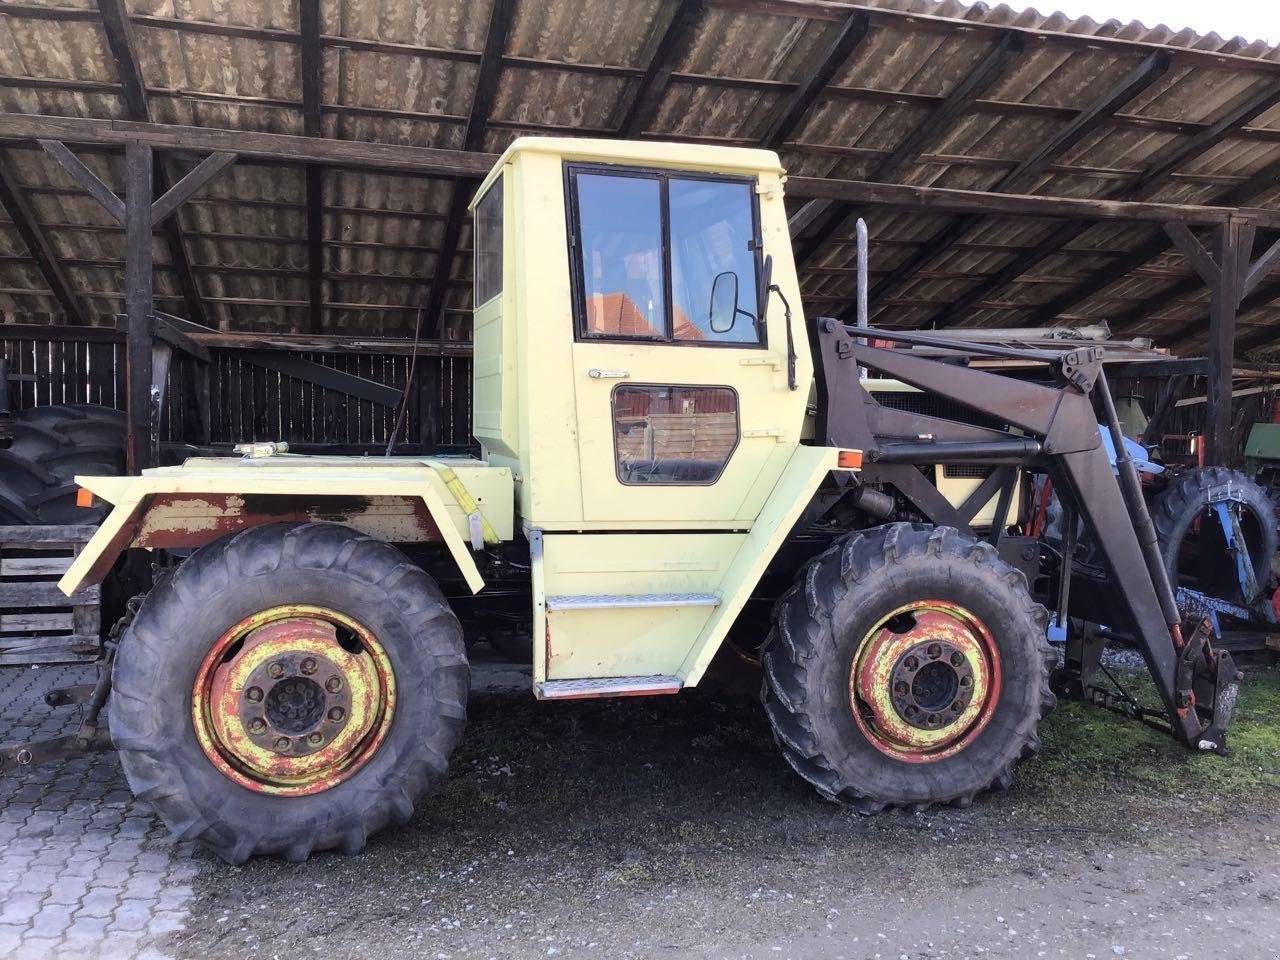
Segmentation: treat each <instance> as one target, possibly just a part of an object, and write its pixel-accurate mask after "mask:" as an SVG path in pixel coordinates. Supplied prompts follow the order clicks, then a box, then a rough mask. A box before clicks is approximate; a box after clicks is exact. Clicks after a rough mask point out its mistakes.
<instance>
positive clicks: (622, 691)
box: [533, 676, 684, 700]
mask: <svg viewBox="0 0 1280 960" xmlns="http://www.w3.org/2000/svg"><path fill="white" fill-rule="evenodd" d="M683 686H684V682H683V681H682V680H681V679H680V678H679V677H666V676H653V677H593V678H590V679H583V680H544V681H543V682H542V683H536V684H534V687H533V692H534V694H535V695H536V696H537V698H538V699H539V700H586V699H589V698H591V697H648V696H656V695H659V694H664V693H679V692H680V688H681V687H683Z"/></svg>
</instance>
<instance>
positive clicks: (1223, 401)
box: [1204, 218, 1243, 466]
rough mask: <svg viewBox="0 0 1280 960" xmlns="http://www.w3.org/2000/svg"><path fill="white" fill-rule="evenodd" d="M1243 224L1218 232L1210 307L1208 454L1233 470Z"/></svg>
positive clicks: (1225, 226)
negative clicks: (1233, 384) (1233, 381)
mask: <svg viewBox="0 0 1280 960" xmlns="http://www.w3.org/2000/svg"><path fill="white" fill-rule="evenodd" d="M1242 226H1243V224H1242V223H1241V221H1239V220H1237V219H1235V218H1232V219H1231V220H1228V221H1227V222H1226V223H1224V224H1223V225H1222V226H1220V227H1219V228H1218V231H1217V240H1216V242H1215V244H1214V258H1213V259H1214V260H1215V261H1216V262H1217V267H1218V271H1219V272H1218V277H1217V282H1216V283H1214V284H1211V290H1212V291H1213V292H1212V299H1211V301H1210V307H1209V376H1208V378H1207V383H1206V386H1207V388H1208V389H1207V391H1206V393H1207V395H1208V398H1209V402H1208V404H1207V405H1206V408H1205V419H1204V435H1205V440H1206V441H1207V442H1206V448H1205V454H1206V458H1207V462H1208V463H1212V464H1221V465H1223V466H1229V465H1230V463H1229V461H1230V460H1231V459H1232V454H1233V452H1234V451H1233V450H1232V449H1231V371H1232V366H1233V363H1234V360H1235V340H1236V336H1235V331H1236V312H1237V309H1238V308H1239V305H1240V284H1241V280H1242V277H1241V273H1240V257H1239V249H1240V246H1241V243H1242V237H1241V233H1242Z"/></svg>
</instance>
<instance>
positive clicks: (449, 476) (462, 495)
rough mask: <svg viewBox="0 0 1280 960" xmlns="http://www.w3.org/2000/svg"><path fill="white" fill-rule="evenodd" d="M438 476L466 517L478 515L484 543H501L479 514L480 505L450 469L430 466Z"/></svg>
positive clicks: (435, 464)
mask: <svg viewBox="0 0 1280 960" xmlns="http://www.w3.org/2000/svg"><path fill="white" fill-rule="evenodd" d="M431 466H432V467H434V468H435V470H436V471H437V472H438V473H439V474H440V478H441V479H442V480H443V481H444V485H445V486H446V487H447V488H448V490H449V492H450V493H451V494H453V499H454V500H456V501H457V503H458V506H460V507H461V508H462V512H463V513H465V514H466V515H467V516H471V514H473V513H476V514H479V515H480V529H481V531H482V532H483V533H484V542H485V543H501V541H500V540H499V539H498V533H497V531H496V530H494V529H493V527H491V526H490V525H489V521H488V520H486V519H485V517H484V514H483V513H481V512H480V505H479V504H478V503H476V501H475V498H474V497H473V496H471V493H470V491H468V490H467V488H466V487H465V486H464V485H463V483H462V481H461V480H459V479H458V475H457V474H456V473H454V472H453V470H452V469H450V468H449V467H446V466H444V465H442V464H439V463H433V464H432V465H431Z"/></svg>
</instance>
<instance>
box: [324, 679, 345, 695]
mask: <svg viewBox="0 0 1280 960" xmlns="http://www.w3.org/2000/svg"><path fill="white" fill-rule="evenodd" d="M324 688H325V689H326V690H328V691H329V692H330V693H337V692H338V691H339V690H341V689H342V680H341V678H339V677H330V678H329V679H328V680H326V681H325V682H324Z"/></svg>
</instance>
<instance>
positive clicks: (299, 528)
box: [111, 523, 469, 863]
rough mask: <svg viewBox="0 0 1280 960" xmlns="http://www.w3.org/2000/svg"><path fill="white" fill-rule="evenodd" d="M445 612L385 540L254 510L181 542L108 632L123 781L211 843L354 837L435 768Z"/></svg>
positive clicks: (444, 719)
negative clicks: (253, 520)
mask: <svg viewBox="0 0 1280 960" xmlns="http://www.w3.org/2000/svg"><path fill="white" fill-rule="evenodd" d="M468 686H469V675H468V668H467V660H466V652H465V648H464V645H463V639H462V629H461V627H460V626H459V625H458V621H457V619H456V618H455V617H454V615H453V613H452V612H451V611H450V609H449V607H448V604H447V603H446V601H445V599H444V597H443V595H442V594H441V593H440V591H439V589H438V588H437V587H436V585H435V583H434V582H433V581H432V580H431V579H430V578H429V577H428V576H427V575H426V574H425V573H423V572H422V570H420V569H419V568H418V567H416V566H414V565H413V564H411V563H410V562H409V561H408V560H407V559H406V558H405V556H404V555H403V554H402V553H401V552H400V551H399V550H397V549H395V548H394V547H392V546H390V545H389V544H386V543H383V542H382V541H379V540H376V539H374V538H372V537H368V536H364V535H362V534H360V533H357V532H356V531H354V530H351V529H349V528H346V527H342V526H338V525H336V524H326V523H311V524H301V525H295V524H271V525H266V526H261V527H255V528H252V529H249V530H245V531H241V532H239V533H235V534H232V535H230V536H227V537H224V538H223V539H221V540H218V541H216V542H214V543H212V544H210V545H209V546H207V547H203V548H201V549H200V550H197V551H196V552H195V553H194V554H193V555H192V556H191V557H190V558H189V559H188V560H187V561H186V562H184V563H183V564H182V566H181V567H179V568H178V570H177V572H176V573H175V574H174V575H173V576H172V577H170V578H168V579H166V580H165V581H163V582H162V583H161V584H160V585H159V586H157V587H156V588H155V590H153V591H152V593H151V595H150V596H149V597H148V598H147V600H146V602H145V603H144V604H143V606H142V609H141V610H140V611H139V612H138V615H137V617H136V618H135V619H134V621H133V623H132V625H131V626H130V628H129V629H128V631H127V632H126V633H125V635H124V637H123V638H122V639H121V643H120V650H119V653H118V655H117V657H116V662H115V668H114V675H113V688H112V690H113V692H112V704H111V733H112V739H113V740H114V741H115V744H116V747H117V748H118V749H119V751H120V759H121V763H122V765H123V766H124V770H125V775H126V777H127V778H128V781H129V785H130V787H132V789H133V791H134V793H135V794H137V795H138V796H139V797H141V798H142V799H144V800H146V801H148V802H150V803H151V804H152V805H153V806H154V807H155V808H156V810H157V811H158V812H159V813H160V815H161V816H162V817H163V818H164V820H165V822H166V823H167V824H168V825H169V827H170V829H171V830H173V832H174V833H175V834H177V835H178V836H180V837H182V838H187V839H196V840H199V841H200V842H202V843H204V844H205V845H207V846H209V847H211V848H212V849H213V850H215V851H216V852H217V853H218V854H220V855H221V856H222V857H223V858H224V859H226V860H229V861H231V862H233V863H240V862H243V861H244V860H245V859H247V858H248V857H250V856H253V855H255V854H282V855H284V856H286V857H287V858H289V859H291V860H301V859H305V858H306V857H307V856H308V855H309V854H310V853H311V852H312V851H313V850H325V849H331V848H340V849H342V850H344V851H346V852H355V851H358V850H360V849H361V848H362V847H363V846H364V843H365V839H366V838H367V837H368V836H369V835H371V834H373V833H374V832H376V831H378V830H381V829H382V828H383V827H386V826H388V825H391V824H401V823H404V822H405V821H406V820H408V818H409V817H410V815H411V814H412V813H413V805H414V802H415V801H416V800H417V799H418V797H419V796H421V795H422V794H423V793H424V792H425V791H426V790H427V789H429V788H430V787H432V786H433V785H435V784H436V783H438V782H439V781H440V780H441V779H442V778H443V776H444V772H445V764H446V761H447V758H448V756H449V753H450V752H451V751H452V749H453V747H454V746H455V745H456V743H457V741H458V738H459V736H460V734H461V732H462V727H463V724H464V722H465V719H466V700H467V691H468Z"/></svg>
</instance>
